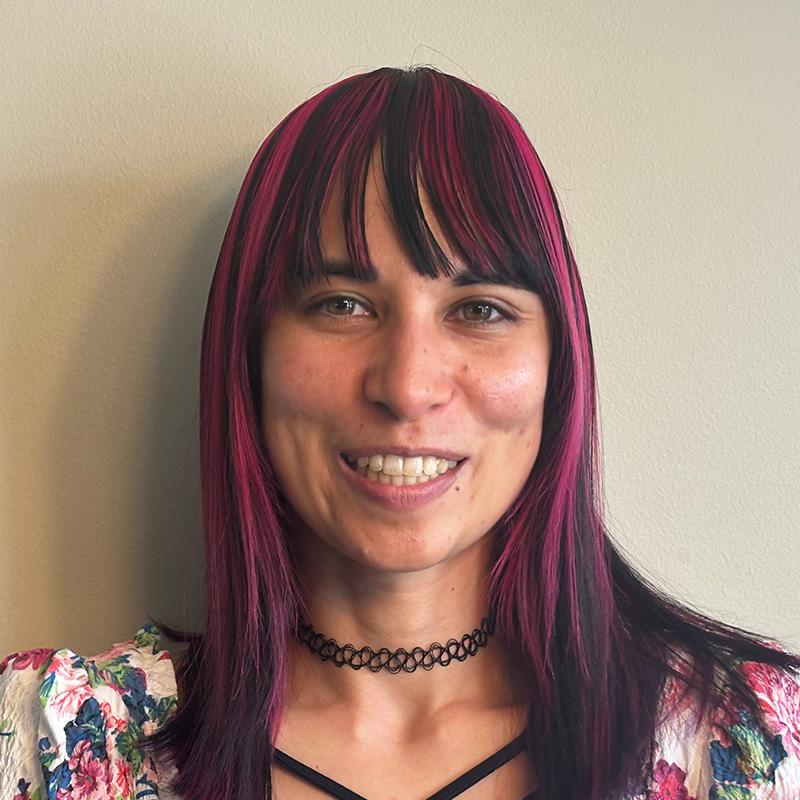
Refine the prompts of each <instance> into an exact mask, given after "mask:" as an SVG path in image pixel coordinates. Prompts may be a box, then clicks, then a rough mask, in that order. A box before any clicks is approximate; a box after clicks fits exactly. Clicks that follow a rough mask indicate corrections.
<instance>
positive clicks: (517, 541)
mask: <svg viewBox="0 0 800 800" xmlns="http://www.w3.org/2000/svg"><path fill="white" fill-rule="evenodd" d="M595 402H596V401H595V376H594V364H593V358H592V349H591V340H590V334H589V323H588V319H587V316H586V307H585V303H584V298H583V293H582V290H581V284H580V279H579V277H578V273H577V269H576V266H575V263H574V259H573V256H572V252H571V250H570V247H569V244H568V242H567V238H566V235H565V232H564V227H563V224H562V221H561V217H560V214H559V211H558V206H557V203H556V200H555V197H554V195H553V192H552V189H551V187H550V184H549V182H548V179H547V176H546V175H545V172H544V170H543V168H542V166H541V164H540V163H539V160H538V158H537V156H536V154H535V152H534V151H533V149H532V147H531V144H530V142H529V141H528V139H527V137H526V136H525V134H524V133H523V131H522V129H521V127H520V125H519V123H518V122H517V121H516V119H515V118H514V117H513V115H512V114H511V113H510V112H509V111H508V110H507V109H506V108H505V107H503V106H502V105H501V104H500V103H498V102H497V101H496V100H495V99H493V98H492V97H491V96H489V95H488V94H487V93H485V92H483V91H482V90H480V89H478V88H476V87H474V86H471V85H469V84H467V83H465V82H463V81H461V80H459V79H457V78H454V77H451V76H448V75H445V74H442V73H439V72H437V71H435V70H433V69H430V68H418V69H413V70H407V71H405V70H400V69H389V68H385V69H379V70H376V71H374V72H370V73H367V74H363V75H356V76H354V77H350V78H347V79H345V80H343V81H341V82H339V83H337V84H335V85H333V86H331V87H329V88H327V89H325V90H324V91H322V92H320V93H319V94H318V95H316V96H315V97H312V98H311V99H310V100H308V101H306V102H305V103H303V104H302V105H301V106H300V107H298V108H297V109H295V110H294V111H293V112H292V113H291V114H289V115H288V116H287V117H286V119H284V120H283V121H282V122H281V123H280V124H279V125H278V127H277V128H276V129H275V130H274V131H273V132H272V134H271V135H270V136H269V137H268V139H267V140H266V141H265V143H264V144H263V146H262V148H261V149H260V151H259V153H258V154H257V156H256V158H255V160H254V161H253V164H252V165H251V167H250V170H249V172H248V174H247V177H246V178H245V181H244V185H243V187H242V190H241V192H240V194H239V197H238V200H237V202H236V205H235V208H234V211H233V215H232V218H231V221H230V224H229V227H228V230H227V233H226V236H225V241H224V243H223V247H222V252H221V254H220V258H219V262H218V265H217V270H216V273H215V275H214V280H213V284H212V287H211V293H210V298H209V303H208V310H207V315H206V323H205V331H204V340H203V354H202V370H201V418H200V427H201V441H202V453H201V459H202V476H203V500H204V516H205V526H206V534H207V586H208V611H207V626H206V632H205V634H203V635H197V634H191V635H187V634H183V633H180V632H178V631H174V630H172V629H170V628H169V627H167V626H165V625H159V628H160V629H161V630H162V631H163V632H164V633H165V634H168V635H169V636H170V637H171V638H173V639H175V640H179V641H182V642H185V643H187V645H188V646H187V647H186V649H185V650H183V651H181V650H180V649H179V648H177V647H176V648H174V649H173V650H172V653H171V654H170V649H168V648H166V647H165V643H164V642H163V640H162V638H161V636H160V634H159V632H158V631H157V629H156V627H155V626H153V625H147V626H145V627H143V628H142V630H140V631H139V633H138V634H137V636H136V638H135V639H134V640H133V641H131V642H126V643H122V644H121V645H117V646H115V647H114V648H112V649H111V650H109V651H107V652H105V653H101V654H99V655H97V656H95V657H93V658H91V659H85V658H81V657H79V656H77V655H76V654H74V653H72V652H71V651H69V650H61V651H56V652H52V651H29V652H27V653H22V654H15V655H14V656H12V657H9V658H8V659H7V660H6V662H4V666H3V669H4V674H3V675H0V681H2V683H0V687H3V688H4V692H3V701H2V703H3V705H2V709H1V710H0V717H2V718H4V720H5V721H4V723H3V725H4V730H3V733H4V734H5V735H4V737H3V739H4V741H2V742H0V746H2V747H5V748H6V752H5V753H3V754H2V760H0V764H2V765H3V766H2V773H1V774H2V779H0V786H2V788H3V790H4V794H3V795H2V796H3V797H10V796H13V797H15V798H34V797H44V796H45V795H47V796H48V797H58V798H62V799H63V798H72V797H76V798H77V797H81V798H83V797H118V796H122V797H129V796H130V797H133V796H134V795H135V796H136V797H137V798H142V797H155V796H159V797H172V796H183V797H187V798H215V799H218V798H226V799H230V800H233V798H237V800H238V799H239V798H262V797H264V796H268V797H277V798H287V799H288V800H294V799H295V798H312V797H326V796H334V797H345V798H357V797H369V798H381V797H390V796H391V797H394V796H403V797H411V798H414V797H420V798H422V797H436V798H449V797H454V796H457V795H458V796H463V797H464V798H465V800H468V799H469V798H473V799H474V800H485V799H486V798H511V799H512V800H520V799H521V798H531V797H535V798H537V800H538V799H539V798H542V799H545V798H546V799H547V800H550V799H551V798H565V800H579V799H580V800H600V799H601V798H604V799H605V798H623V797H626V798H644V797H648V798H667V797H670V798H689V797H695V798H700V797H703V798H706V797H711V798H717V799H721V798H734V797H735V798H748V797H753V798H756V797H770V798H780V800H790V798H795V799H796V798H797V797H798V796H800V719H799V717H800V681H799V680H798V678H797V676H796V674H795V670H796V669H797V668H798V667H799V666H800V658H798V657H796V656H794V655H790V654H788V653H786V652H784V651H782V650H781V649H780V648H778V647H776V646H775V645H774V644H773V643H768V642H764V641H763V640H761V639H760V638H759V637H756V636H754V635H751V634H747V633H745V632H741V631H739V630H737V629H734V628H731V627H728V626H725V625H723V624H722V623H719V622H716V621H713V620H710V619H707V618H705V617H702V616H700V615H698V614H696V613H694V612H692V611H690V610H688V609H686V608H685V607H683V606H681V605H679V604H678V603H676V602H675V601H673V600H670V599H668V598H666V597H664V596H663V595H661V594H660V593H659V592H658V591H656V590H655V589H654V588H653V587H651V586H649V585H647V584H646V583H645V581H644V580H643V579H642V578H641V577H640V576H638V575H637V574H636V573H635V572H634V570H633V569H632V568H631V567H630V566H629V565H627V564H626V563H625V561H624V560H623V559H622V558H621V556H620V555H619V554H618V553H617V551H616V550H615V549H614V547H613V546H612V544H611V542H610V541H609V539H608V537H607V535H606V532H605V529H604V525H603V520H602V509H601V504H600V498H601V496H602V495H601V492H600V489H599V473H598V459H597V437H596V405H595ZM446 640H449V641H447V642H446V645H445V646H444V647H443V646H442V645H440V644H438V643H439V642H445V641H446ZM350 642H353V643H355V646H353V645H351V644H349V643H350ZM362 648H363V649H362ZM176 677H177V686H176ZM39 698H41V703H40V702H39ZM40 705H41V710H39V709H40ZM143 736H146V737H147V738H142V737H143ZM36 792H38V793H39V794H38V795H37V794H36Z"/></svg>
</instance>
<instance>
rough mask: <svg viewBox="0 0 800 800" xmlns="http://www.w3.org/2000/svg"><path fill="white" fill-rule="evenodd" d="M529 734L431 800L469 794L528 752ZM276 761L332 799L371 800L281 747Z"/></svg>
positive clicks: (459, 778) (464, 775)
mask: <svg viewBox="0 0 800 800" xmlns="http://www.w3.org/2000/svg"><path fill="white" fill-rule="evenodd" d="M525 735H526V731H522V733H520V735H519V736H517V737H516V739H513V740H512V741H510V742H509V743H508V744H507V745H505V746H504V747H501V748H500V749H499V750H498V751H497V752H496V753H493V754H492V755H490V756H489V757H488V758H485V759H484V760H483V761H481V763H480V764H477V765H476V766H474V767H472V768H471V769H469V770H467V771H466V772H465V773H464V774H463V775H459V776H458V777H457V778H456V779H455V780H452V781H450V783H448V784H447V786H445V787H444V788H443V789H439V791H438V792H435V793H434V794H432V795H431V796H430V797H428V798H427V800H451V798H453V797H456V796H457V795H459V794H461V793H462V792H465V791H466V790H467V789H469V788H470V786H474V785H475V784H476V783H478V781H480V780H482V779H483V778H485V777H486V776H487V775H489V774H490V773H492V772H494V771H495V770H497V769H500V767H502V766H503V764H507V763H508V762H509V761H511V759H512V758H514V757H515V756H517V755H519V754H520V753H521V752H522V751H523V750H525V749H526V745H525ZM275 762H276V763H278V764H280V765H281V766H283V767H286V769H288V770H290V771H291V772H293V773H294V774H295V775H297V776H298V777H300V778H302V779H303V780H304V781H306V782H307V783H311V784H313V785H314V786H318V787H319V788H320V789H322V790H323V791H324V792H327V793H328V794H329V795H331V797H336V798H338V800H367V798H365V797H362V796H361V795H360V794H357V793H356V792H354V791H353V790H352V789H348V788H347V787H346V786H342V784H341V783H337V782H336V781H335V780H333V779H331V778H329V777H328V776H327V775H323V774H322V773H321V772H317V770H315V769H312V768H311V767H309V766H308V765H307V764H304V763H303V762H302V761H298V760H297V759H296V758H292V757H291V756H290V755H288V754H287V753H284V752H283V750H279V749H278V748H277V747H276V748H275ZM534 795H535V792H534V793H532V794H529V795H527V796H526V797H524V798H523V800H533V798H534Z"/></svg>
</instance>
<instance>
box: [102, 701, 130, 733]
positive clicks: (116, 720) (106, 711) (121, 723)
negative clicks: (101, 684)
mask: <svg viewBox="0 0 800 800" xmlns="http://www.w3.org/2000/svg"><path fill="white" fill-rule="evenodd" d="M100 710H101V711H102V712H103V718H104V719H105V721H106V730H107V731H108V732H109V733H114V732H116V731H124V730H125V729H126V728H127V727H128V720H126V719H123V718H122V717H117V716H116V715H115V714H114V712H113V711H112V710H111V704H110V703H107V702H106V701H105V700H103V701H102V702H101V703H100Z"/></svg>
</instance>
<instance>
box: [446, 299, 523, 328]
mask: <svg viewBox="0 0 800 800" xmlns="http://www.w3.org/2000/svg"><path fill="white" fill-rule="evenodd" d="M456 314H457V315H459V316H460V317H461V319H463V320H464V321H465V322H471V323H477V324H493V323H496V322H502V321H503V320H508V319H510V318H511V315H510V314H508V313H506V312H505V311H503V310H501V309H500V308H498V307H497V306H496V305H494V304H493V303H489V302H488V301H486V300H470V301H469V302H467V303H464V304H463V305H461V306H459V307H458V309H456Z"/></svg>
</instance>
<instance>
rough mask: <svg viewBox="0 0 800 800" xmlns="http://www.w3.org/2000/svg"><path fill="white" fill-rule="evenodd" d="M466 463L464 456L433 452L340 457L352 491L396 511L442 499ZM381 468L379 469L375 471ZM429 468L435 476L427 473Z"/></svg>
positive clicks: (342, 455)
mask: <svg viewBox="0 0 800 800" xmlns="http://www.w3.org/2000/svg"><path fill="white" fill-rule="evenodd" d="M398 449H399V448H398ZM365 460H366V463H364V462H365ZM465 461H466V458H464V457H461V458H460V459H459V460H455V459H447V458H442V457H440V456H435V455H433V454H432V453H427V454H425V455H421V454H419V455H418V454H412V455H405V456H400V455H399V454H398V453H396V452H394V453H391V452H390V453H385V454H383V453H375V452H373V453H372V454H371V455H367V454H366V453H364V454H362V455H360V456H356V455H355V453H353V452H352V451H349V452H347V453H346V454H345V453H342V454H341V457H340V458H339V462H340V463H341V465H342V470H343V472H344V475H345V478H346V479H347V480H348V482H349V483H350V484H351V486H353V488H355V489H356V490H357V491H358V492H359V493H360V494H363V495H366V496H367V497H368V498H370V499H372V500H374V501H375V502H377V503H379V504H380V505H383V506H384V507H386V508H389V509H393V510H399V509H408V508H414V507H416V506H420V505H423V504H424V503H428V502H430V501H432V500H434V499H436V498H437V497H440V496H441V495H442V494H444V492H446V491H447V489H448V488H449V487H450V486H452V484H453V482H454V481H455V479H456V477H457V475H458V473H459V472H460V471H461V468H462V466H463V464H464V462H465ZM359 462H361V463H359ZM378 465H380V469H379V470H376V469H372V467H373V466H378ZM434 466H435V470H434V469H433V467H434ZM426 467H427V471H428V473H432V474H426V472H425V470H426ZM386 469H388V470H389V472H390V473H392V474H389V473H387V472H386V471H385V470H386ZM409 473H410V474H409Z"/></svg>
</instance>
